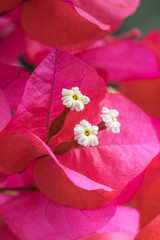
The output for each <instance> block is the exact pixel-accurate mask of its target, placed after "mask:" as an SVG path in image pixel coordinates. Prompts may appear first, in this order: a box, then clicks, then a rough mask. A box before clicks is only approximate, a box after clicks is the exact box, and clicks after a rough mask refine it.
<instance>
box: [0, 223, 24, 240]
mask: <svg viewBox="0 0 160 240" xmlns="http://www.w3.org/2000/svg"><path fill="white" fill-rule="evenodd" d="M0 236H1V240H20V239H19V238H17V237H16V235H15V234H14V233H13V232H11V230H10V229H9V228H8V227H7V225H6V224H4V225H2V226H1V227H0Z"/></svg>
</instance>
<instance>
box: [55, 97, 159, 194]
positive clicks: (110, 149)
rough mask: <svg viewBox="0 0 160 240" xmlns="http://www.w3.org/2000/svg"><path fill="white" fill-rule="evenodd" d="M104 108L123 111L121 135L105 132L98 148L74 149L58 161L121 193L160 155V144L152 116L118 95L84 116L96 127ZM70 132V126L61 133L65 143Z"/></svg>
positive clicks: (121, 115)
mask: <svg viewBox="0 0 160 240" xmlns="http://www.w3.org/2000/svg"><path fill="white" fill-rule="evenodd" d="M104 106H107V107H108V108H109V109H117V110H118V111H119V116H118V121H119V122H120V123H121V131H120V133H119V134H113V133H112V132H107V131H106V130H104V131H101V132H100V133H99V134H98V138H99V145H98V146H97V147H90V148H89V149H87V148H81V149H78V148H77V149H73V150H72V151H70V152H69V153H67V154H65V155H63V156H58V160H59V161H60V163H61V164H62V165H64V166H66V167H68V168H70V169H73V170H74V171H77V172H79V173H81V174H83V175H85V176H86V177H88V178H90V179H92V180H93V181H95V182H98V183H101V184H103V185H106V186H109V187H111V188H113V189H115V190H117V191H121V190H122V189H123V188H124V187H125V186H126V185H127V184H128V183H129V182H130V181H131V180H132V179H133V178H135V177H136V176H137V175H139V174H140V173H141V172H142V171H143V170H144V169H145V168H146V166H147V165H148V164H149V163H150V161H151V160H152V159H153V158H154V157H155V156H156V155H157V154H158V153H159V141H158V138H157V135H156V132H155V130H154V128H153V125H152V123H151V121H150V119H149V118H148V116H147V115H146V114H145V113H144V112H143V111H142V110H141V109H140V108H139V107H138V106H137V105H135V104H134V103H132V102H131V101H129V100H127V99H126V98H124V97H122V96H120V95H118V94H109V93H108V94H106V97H105V98H104V100H102V101H101V102H100V105H99V106H95V108H94V111H93V110H91V111H89V112H88V113H87V114H86V115H85V116H84V117H85V119H86V120H88V121H89V122H91V123H92V124H97V123H99V122H100V121H101V118H100V114H101V109H102V107H104ZM95 112H96V115H95ZM66 124H67V123H66ZM68 131H70V129H69V123H68V125H66V127H64V130H62V131H61V134H60V136H59V138H60V137H61V138H60V140H61V141H62V140H63V139H64V136H65V135H67V134H68ZM148 136H149V137H148Z"/></svg>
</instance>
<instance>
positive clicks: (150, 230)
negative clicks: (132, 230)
mask: <svg viewBox="0 0 160 240" xmlns="http://www.w3.org/2000/svg"><path fill="white" fill-rule="evenodd" d="M159 226H160V215H158V216H157V217H156V218H155V219H154V220H153V221H152V222H150V223H149V224H148V225H146V226H145V227H144V228H143V229H142V230H141V231H140V232H139V234H138V235H137V236H136V238H135V240H144V239H145V240H159V239H160V238H159V237H160V227H159Z"/></svg>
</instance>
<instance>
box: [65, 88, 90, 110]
mask: <svg viewBox="0 0 160 240" xmlns="http://www.w3.org/2000/svg"><path fill="white" fill-rule="evenodd" d="M62 95H63V97H62V98H61V99H62V101H63V105H65V106H66V107H68V108H70V110H71V111H73V110H76V111H77V112H79V111H82V110H83V109H84V105H85V104H87V103H89V102H90V99H89V98H88V97H86V96H85V95H83V94H82V93H81V92H80V91H79V88H78V87H72V89H70V90H68V89H65V88H64V89H62ZM69 100H70V101H69Z"/></svg>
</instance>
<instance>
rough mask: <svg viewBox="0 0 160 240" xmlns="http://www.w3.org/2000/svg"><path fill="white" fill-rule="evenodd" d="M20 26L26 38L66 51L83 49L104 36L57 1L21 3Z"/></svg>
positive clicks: (41, 0) (92, 24)
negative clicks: (26, 35)
mask: <svg viewBox="0 0 160 240" xmlns="http://www.w3.org/2000/svg"><path fill="white" fill-rule="evenodd" d="M31 23H32V24H31ZM66 23H67V25H66ZM22 26H23V28H24V30H25V31H26V33H27V34H28V36H29V37H31V38H33V39H35V40H37V41H40V42H41V43H45V44H48V45H52V46H58V47H60V48H63V49H68V50H74V49H79V48H83V47H85V46H87V45H89V44H91V43H92V42H94V41H96V40H97V39H99V38H101V37H102V36H104V35H105V34H106V33H105V32H104V31H102V30H101V29H100V28H99V27H98V26H97V25H95V24H94V23H92V22H89V21H88V20H86V19H85V18H83V17H82V16H80V15H79V14H78V13H77V12H76V11H75V9H74V8H73V7H71V6H70V5H68V4H66V3H65V2H62V1H58V0H54V1H51V0H46V1H43V0H36V1H33V0H30V1H27V2H26V3H24V4H23V8H22Z"/></svg>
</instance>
